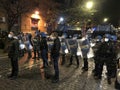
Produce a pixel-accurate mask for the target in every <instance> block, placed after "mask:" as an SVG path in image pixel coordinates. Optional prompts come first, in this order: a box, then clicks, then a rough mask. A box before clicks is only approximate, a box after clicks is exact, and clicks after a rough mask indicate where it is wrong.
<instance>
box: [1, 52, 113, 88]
mask: <svg viewBox="0 0 120 90" xmlns="http://www.w3.org/2000/svg"><path fill="white" fill-rule="evenodd" d="M59 61H60V62H59V64H60V63H61V59H60V60H59ZM68 64H69V56H67V57H66V63H65V65H59V68H60V82H59V83H56V84H53V83H51V76H52V75H53V74H54V69H53V65H50V66H49V68H45V69H41V67H42V59H40V60H36V61H34V60H33V59H30V60H28V59H27V54H25V56H24V57H22V58H21V59H20V60H19V67H20V72H19V77H18V79H17V80H10V79H8V78H7V75H8V74H10V70H11V66H10V60H9V59H8V58H7V57H4V58H3V57H2V58H1V57H0V90H115V89H114V81H115V80H114V79H112V84H111V85H109V84H107V77H106V75H105V73H106V69H105V67H104V71H103V76H102V80H95V79H94V77H93V74H92V70H93V68H94V63H93V60H92V59H90V60H89V70H88V72H82V70H81V67H82V64H83V62H82V59H81V58H80V67H79V68H76V60H74V61H73V65H71V66H70V67H68ZM45 72H46V73H47V74H46V73H45ZM46 75H47V78H45V77H44V76H46Z"/></svg>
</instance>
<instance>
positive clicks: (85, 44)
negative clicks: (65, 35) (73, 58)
mask: <svg viewBox="0 0 120 90" xmlns="http://www.w3.org/2000/svg"><path fill="white" fill-rule="evenodd" d="M89 49H90V44H89V40H88V39H87V38H85V40H83V41H82V42H81V51H82V56H83V61H84V66H83V67H82V70H83V71H88V56H87V54H88V52H89Z"/></svg>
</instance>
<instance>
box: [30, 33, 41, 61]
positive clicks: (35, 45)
mask: <svg viewBox="0 0 120 90" xmlns="http://www.w3.org/2000/svg"><path fill="white" fill-rule="evenodd" d="M32 43H33V51H34V57H33V59H36V56H37V54H38V58H37V59H38V60H39V58H40V35H39V34H37V33H36V32H35V37H34V38H33V40H32Z"/></svg>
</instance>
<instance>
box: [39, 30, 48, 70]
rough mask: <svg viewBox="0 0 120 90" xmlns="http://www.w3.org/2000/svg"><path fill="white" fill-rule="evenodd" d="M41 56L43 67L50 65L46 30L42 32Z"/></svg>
mask: <svg viewBox="0 0 120 90" xmlns="http://www.w3.org/2000/svg"><path fill="white" fill-rule="evenodd" d="M40 50H41V56H42V59H43V67H42V68H45V67H48V45H47V40H46V34H45V33H44V32H42V33H41V43H40Z"/></svg>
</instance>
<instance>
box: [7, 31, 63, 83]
mask: <svg viewBox="0 0 120 90" xmlns="http://www.w3.org/2000/svg"><path fill="white" fill-rule="evenodd" d="M8 38H9V41H10V42H9V46H8V56H9V58H10V60H11V66H12V72H11V74H10V75H8V78H10V79H17V77H18V71H19V66H18V59H19V57H20V56H19V54H22V55H21V56H24V49H25V50H26V52H27V53H28V59H30V58H31V57H32V49H33V52H34V57H33V58H32V59H34V60H36V59H38V60H39V59H40V57H41V58H42V60H43V67H42V68H45V67H48V65H49V64H48V45H47V40H46V34H45V33H43V32H42V33H40V32H38V31H36V32H35V36H34V38H32V35H31V34H29V33H26V34H23V33H20V34H19V35H15V32H14V31H11V32H10V33H9V34H8ZM52 39H53V41H54V43H53V47H52V48H51V58H52V60H53V64H54V70H55V75H54V79H53V81H52V82H53V83H56V82H58V81H59V68H58V60H59V55H60V48H61V44H60V40H59V38H58V34H57V33H53V34H52ZM21 51H22V52H21ZM37 56H38V57H37Z"/></svg>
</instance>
